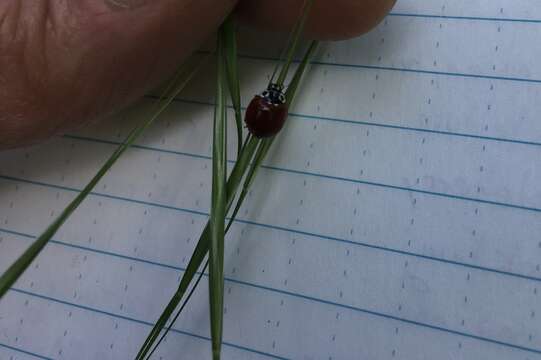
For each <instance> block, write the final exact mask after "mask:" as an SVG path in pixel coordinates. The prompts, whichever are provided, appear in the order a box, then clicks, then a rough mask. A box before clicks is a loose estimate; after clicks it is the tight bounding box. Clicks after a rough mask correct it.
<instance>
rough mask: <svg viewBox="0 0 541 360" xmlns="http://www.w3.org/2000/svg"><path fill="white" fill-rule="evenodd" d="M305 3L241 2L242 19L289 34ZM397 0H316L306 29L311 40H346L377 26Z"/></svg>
mask: <svg viewBox="0 0 541 360" xmlns="http://www.w3.org/2000/svg"><path fill="white" fill-rule="evenodd" d="M304 2H305V0H273V1H268V0H241V1H240V3H239V5H238V7H237V11H236V12H237V14H238V17H239V19H240V20H241V21H242V22H244V23H246V24H249V25H251V26H255V27H258V28H264V29H270V30H276V31H284V32H288V31H289V30H290V29H291V28H292V27H293V25H294V24H295V21H297V19H298V18H299V16H300V12H301V8H302V6H303V4H304ZM395 2H396V0H333V1H328V0H315V1H314V5H313V8H312V10H311V13H310V18H309V21H308V24H307V27H306V34H307V36H308V37H311V38H317V39H321V40H338V39H346V38H351V37H355V36H358V35H361V34H363V33H365V32H367V31H369V30H370V29H372V28H373V27H374V26H376V25H377V24H378V23H379V22H380V21H381V20H382V19H383V17H384V16H385V15H386V14H387V13H388V12H389V11H390V10H391V8H392V7H393V5H394V4H395Z"/></svg>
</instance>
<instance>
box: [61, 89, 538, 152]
mask: <svg viewBox="0 0 541 360" xmlns="http://www.w3.org/2000/svg"><path fill="white" fill-rule="evenodd" d="M144 97H145V98H147V99H159V98H160V97H159V96H155V95H145V96H144ZM173 101H174V102H181V103H185V104H195V105H205V106H214V105H215V104H213V103H211V102H205V101H197V100H187V99H178V98H177V99H174V100H173ZM228 108H231V109H232V108H233V106H228ZM241 108H242V109H243V110H245V109H246V108H245V107H241ZM289 116H290V117H299V118H304V119H311V120H322V121H330V122H338V123H344V124H351V125H361V126H372V127H379V128H386V129H394V130H404V131H411V132H420V133H428V134H436V135H446V136H456V137H463V138H470V139H476V140H486V141H496V142H504V143H511V144H520V145H533V146H541V142H539V141H530V140H521V139H508V138H502V137H495V136H484V135H476V134H468V133H460V132H453V131H443V130H432V129H425V128H416V127H410V126H401V125H391V124H385V123H376V122H370V121H363V120H351V119H343V118H336V117H328V116H316V115H308V114H301V113H295V112H291V113H289ZM64 137H67V138H73V139H80V140H92V139H94V138H88V137H84V136H77V135H64ZM94 140H99V139H94ZM117 144H119V143H117Z"/></svg>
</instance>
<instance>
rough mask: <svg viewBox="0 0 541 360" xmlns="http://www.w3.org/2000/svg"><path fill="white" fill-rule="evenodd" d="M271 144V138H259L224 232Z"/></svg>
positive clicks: (232, 220) (246, 193)
mask: <svg viewBox="0 0 541 360" xmlns="http://www.w3.org/2000/svg"><path fill="white" fill-rule="evenodd" d="M271 144H272V139H264V140H261V142H260V143H259V146H258V147H257V151H256V153H255V156H254V161H253V162H252V164H251V165H250V169H249V170H248V173H247V174H246V177H245V179H244V183H243V185H242V190H241V192H240V194H239V197H238V199H237V203H236V205H235V208H234V209H233V213H232V214H231V216H230V217H229V222H228V223H227V227H226V229H225V232H226V233H227V232H228V231H229V228H230V227H231V225H233V222H234V221H235V219H236V217H237V214H238V212H239V210H240V208H241V206H242V203H243V202H244V199H245V198H246V195H248V190H249V189H250V186H251V185H252V183H253V181H254V179H255V176H256V174H257V170H258V169H259V168H260V166H261V164H262V163H263V160H264V159H265V157H266V156H267V152H268V151H269V149H270V146H271Z"/></svg>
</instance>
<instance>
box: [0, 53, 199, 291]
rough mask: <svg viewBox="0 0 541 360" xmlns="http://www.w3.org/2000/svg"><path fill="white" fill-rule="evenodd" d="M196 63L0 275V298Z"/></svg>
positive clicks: (177, 90) (181, 86)
mask: <svg viewBox="0 0 541 360" xmlns="http://www.w3.org/2000/svg"><path fill="white" fill-rule="evenodd" d="M200 65H201V63H200V64H199V66H198V67H197V68H196V69H195V70H193V71H192V72H191V73H189V74H188V76H187V77H186V78H185V79H184V80H183V81H182V82H180V83H179V84H178V85H176V86H173V87H171V86H169V87H168V89H169V92H170V94H169V95H168V96H167V98H166V99H164V100H163V101H161V102H160V105H159V107H158V110H157V111H156V112H155V113H154V115H153V116H151V117H150V118H149V119H147V120H146V121H144V122H142V123H141V124H140V125H139V126H137V127H136V128H135V129H133V130H132V131H131V132H130V134H129V135H128V136H127V137H126V139H125V140H124V142H123V143H122V144H121V145H119V146H118V148H117V149H116V150H115V151H114V152H113V154H112V155H111V156H110V157H109V159H108V160H107V161H106V162H105V163H104V164H103V165H102V167H101V168H100V169H99V170H98V172H97V173H96V174H95V175H94V177H93V178H92V179H91V180H90V181H89V182H88V184H87V185H86V186H85V187H84V189H83V190H82V191H81V192H80V193H79V194H78V195H77V196H76V197H75V198H74V199H73V200H72V201H71V203H69V204H68V206H67V207H66V208H65V209H64V210H63V211H62V213H60V215H59V216H58V217H57V218H56V219H55V220H54V221H53V222H52V223H51V224H50V225H49V226H48V227H47V229H46V230H45V231H44V232H43V233H42V234H41V235H40V236H39V237H38V238H37V239H36V240H35V241H34V243H33V244H32V245H31V246H30V247H28V249H26V251H25V252H24V253H23V254H22V255H21V256H20V257H19V258H17V260H15V262H14V263H13V264H12V265H11V266H10V267H9V268H8V269H7V270H6V271H5V272H4V273H3V274H2V276H1V277H0V298H2V297H3V296H4V294H5V293H6V292H7V291H8V290H9V288H10V287H11V286H12V285H13V284H14V283H15V281H17V279H18V278H19V277H20V276H21V275H22V274H23V272H24V271H25V270H26V268H28V266H29V265H30V264H31V263H32V261H33V260H34V259H35V258H36V256H38V254H39V253H40V252H41V250H43V248H44V247H45V245H46V244H47V243H48V242H49V240H50V239H51V238H52V237H53V236H54V235H55V234H56V232H57V231H58V229H60V227H61V226H62V225H63V224H64V223H65V222H66V220H67V219H68V218H69V217H70V215H71V214H72V213H73V212H74V211H75V209H77V207H78V206H79V205H80V204H81V203H82V202H83V200H84V199H85V198H86V197H87V196H88V194H89V193H90V192H91V191H92V189H94V187H95V186H96V184H97V183H98V182H99V181H100V180H101V179H102V178H103V176H104V175H105V174H106V173H107V172H108V171H109V169H110V168H111V167H112V166H113V165H114V163H115V162H116V161H117V160H118V158H120V156H121V155H122V154H123V153H124V152H125V151H126V150H127V149H128V148H129V147H130V145H131V144H133V142H134V141H135V140H136V139H137V138H138V137H139V136H140V135H141V134H142V133H143V132H145V130H146V129H147V128H148V127H149V126H150V125H151V124H152V123H153V122H154V121H155V120H156V119H157V118H158V117H159V116H160V115H161V114H162V112H163V111H164V110H165V109H166V108H167V106H168V105H169V104H170V103H171V101H173V99H174V98H175V97H176V96H177V95H178V94H179V93H180V92H181V91H182V89H184V87H185V86H186V85H187V84H188V82H189V81H190V80H191V79H192V78H193V76H194V75H195V73H196V72H197V70H198V69H199V67H200Z"/></svg>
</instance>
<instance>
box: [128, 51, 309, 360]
mask: <svg viewBox="0 0 541 360" xmlns="http://www.w3.org/2000/svg"><path fill="white" fill-rule="evenodd" d="M317 47H318V42H316V41H314V42H312V43H311V44H310V46H309V48H308V50H307V51H306V52H305V55H304V57H303V59H302V61H301V63H300V64H299V66H298V67H297V69H296V72H295V74H294V75H293V77H292V80H291V82H290V83H289V86H288V88H287V91H286V102H287V103H288V105H291V104H292V102H293V101H294V98H295V94H296V92H297V90H298V87H299V85H300V82H301V80H302V77H303V75H304V73H305V72H306V70H307V67H308V63H309V61H310V59H311V58H312V56H313V54H314V52H315V51H316V49H317ZM288 61H289V62H291V61H292V58H290V59H288ZM274 139H275V138H271V139H267V140H264V141H262V140H259V139H257V138H255V137H253V136H250V135H248V136H247V137H246V139H245V142H244V145H243V147H242V151H241V153H240V155H239V157H238V159H237V162H236V163H235V165H234V167H233V170H232V171H231V174H230V175H229V179H228V181H227V207H226V209H227V211H229V209H230V208H231V206H232V204H233V201H234V200H235V195H236V193H237V191H238V188H239V186H240V184H241V182H242V179H243V178H244V176H245V174H246V173H247V172H248V175H247V178H246V179H248V178H249V177H250V178H251V180H250V181H249V182H247V183H246V179H245V185H244V186H245V187H246V190H244V191H245V192H247V191H248V190H249V187H250V185H251V184H252V183H253V179H254V178H255V176H256V170H252V167H250V164H251V162H252V159H253V163H259V165H258V167H257V168H259V166H260V164H261V162H262V161H263V160H264V158H265V156H266V154H267V152H268V150H269V149H270V147H271V145H272V143H273V141H274ZM263 142H264V143H265V147H264V148H263V147H262V145H261V144H262V143H263ZM260 149H261V150H260ZM263 150H264V151H263ZM256 153H259V154H260V155H259V156H260V157H261V159H260V160H259V161H258V160H257V159H256V156H255V155H254V154H256ZM250 174H252V175H251V176H250ZM241 198H242V200H243V199H244V197H242V195H240V196H239V199H238V200H240V199H241ZM242 200H241V201H240V203H239V201H237V204H236V206H235V208H237V207H239V208H240V206H241V205H242ZM237 211H238V210H237ZM234 215H235V216H236V213H234ZM235 216H231V217H230V220H229V223H228V227H227V230H228V229H229V227H230V226H231V223H232V222H233V220H234V218H235ZM209 243H210V240H209V224H208V223H207V226H206V227H205V229H204V230H203V232H202V234H201V237H200V239H199V241H198V243H197V245H196V248H195V250H194V252H193V254H192V256H191V258H190V261H189V263H188V266H187V268H186V271H185V272H184V275H183V276H182V279H181V282H180V284H179V287H178V288H177V290H176V292H175V293H174V294H173V296H172V298H171V300H170V301H169V303H168V305H167V306H166V308H165V309H164V311H163V312H162V314H161V315H160V318H159V319H158V321H157V322H156V324H155V325H154V327H153V329H152V330H151V332H150V333H149V335H148V337H147V339H146V341H145V343H144V344H143V346H142V347H141V349H140V351H139V353H138V355H137V357H136V359H137V360H143V359H147V358H148V357H147V356H148V355H149V352H150V349H151V348H152V345H153V344H154V343H155V342H156V340H157V339H158V337H159V334H160V332H161V331H162V329H164V328H165V326H166V324H167V321H168V319H169V318H170V317H171V316H172V315H173V313H174V311H175V309H176V308H177V306H178V305H179V304H180V302H181V301H182V298H183V297H184V295H185V293H186V291H187V289H188V287H189V285H190V283H191V281H192V280H193V279H194V277H195V275H196V274H197V269H198V268H199V267H200V266H201V264H202V262H203V260H204V258H205V256H206V254H207V252H208V251H209ZM203 271H204V270H203ZM200 277H201V274H200V275H199V278H200ZM193 289H195V286H194V287H193V288H192V292H193ZM192 292H190V294H191V293H192ZM190 294H189V295H188V296H187V297H186V299H185V300H184V303H183V305H182V307H181V309H180V310H179V311H178V312H177V314H176V315H175V317H174V320H173V321H172V322H171V323H170V324H169V327H168V328H170V327H171V326H173V324H174V322H175V321H176V320H177V318H178V316H179V315H180V313H181V311H182V309H183V308H184V306H185V304H186V303H187V301H188V300H189V298H190V296H191V295H190ZM156 347H157V344H156V346H155V347H154V349H155V348H156ZM153 351H154V350H153Z"/></svg>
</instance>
